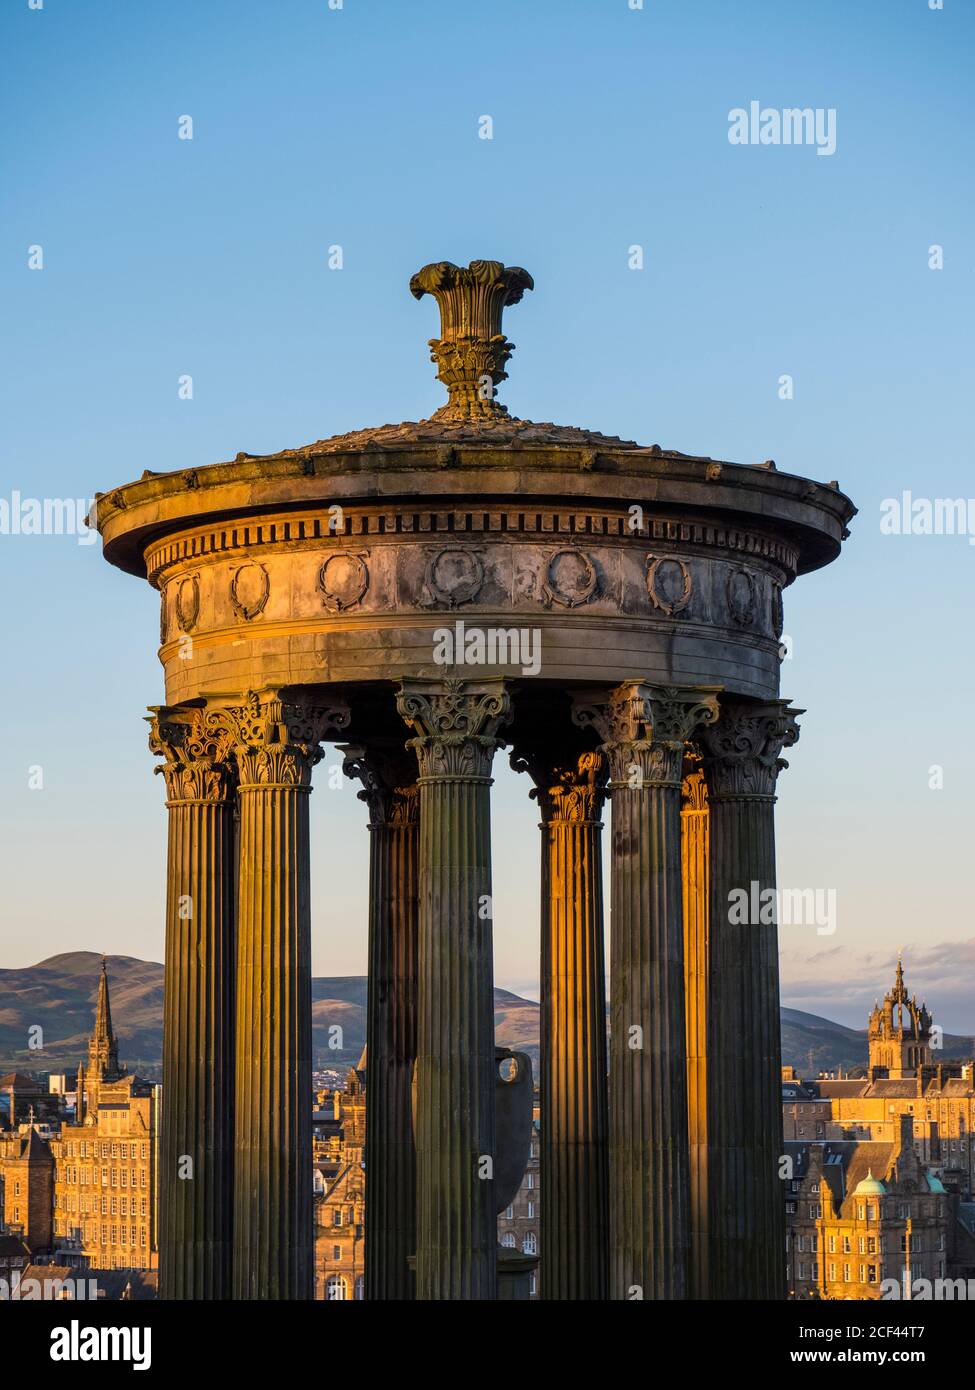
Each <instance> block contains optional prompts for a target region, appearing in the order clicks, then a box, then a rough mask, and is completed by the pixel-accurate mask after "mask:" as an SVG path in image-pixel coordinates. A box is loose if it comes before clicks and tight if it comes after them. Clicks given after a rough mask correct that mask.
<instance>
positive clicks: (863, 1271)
mask: <svg viewBox="0 0 975 1390" xmlns="http://www.w3.org/2000/svg"><path fill="white" fill-rule="evenodd" d="M866 1280H867V1267H866V1265H861V1266H860V1283H861V1284H865V1283H866Z"/></svg>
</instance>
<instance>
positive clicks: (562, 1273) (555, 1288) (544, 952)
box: [511, 746, 609, 1300]
mask: <svg viewBox="0 0 975 1390" xmlns="http://www.w3.org/2000/svg"><path fill="white" fill-rule="evenodd" d="M511 765H512V767H514V768H515V770H516V771H519V772H520V771H527V772H528V773H529V774H530V775H531V778H532V780H533V782H534V783H535V790H534V791H533V792H532V796H533V797H535V799H536V800H537V802H538V806H539V810H540V811H541V816H542V822H541V827H540V828H541V832H542V860H541V867H542V873H541V881H542V894H541V964H542V969H541V1030H540V1050H541V1106H542V1129H541V1221H540V1234H541V1252H540V1253H541V1259H540V1262H539V1281H540V1293H541V1297H542V1298H543V1299H558V1300H570V1299H573V1300H574V1299H586V1300H589V1299H596V1300H600V1299H605V1298H607V1297H608V1290H609V1282H608V1274H609V1169H608V1163H609V1152H608V1137H609V1109H608V1103H607V1073H606V967H605V960H604V949H603V883H602V857H601V852H600V850H601V844H600V840H601V835H600V832H601V831H602V820H601V813H602V808H603V801H604V798H605V794H606V792H605V787H606V761H605V759H604V758H603V757H602V755H601V754H599V753H596V752H584V753H581V754H577V755H573V754H571V753H568V752H566V753H563V754H559V753H557V752H554V751H551V750H550V751H546V750H545V749H543V748H540V747H538V746H535V747H526V748H525V749H524V750H522V749H520V748H519V749H517V750H516V752H515V754H513V755H512V759H511Z"/></svg>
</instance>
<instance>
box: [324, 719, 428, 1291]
mask: <svg viewBox="0 0 975 1390" xmlns="http://www.w3.org/2000/svg"><path fill="white" fill-rule="evenodd" d="M342 751H343V752H344V753H345V755H346V756H345V762H344V764H343V768H344V771H345V773H346V776H348V777H357V778H358V779H359V780H360V781H361V782H362V783H363V787H364V790H363V791H361V792H360V793H359V797H360V799H361V800H363V801H365V803H366V805H367V806H368V807H369V996H368V1009H367V1021H366V1068H367V1074H366V1094H367V1097H368V1103H367V1106H366V1152H365V1161H366V1232H365V1260H366V1268H365V1278H366V1298H367V1299H385V1300H394V1301H395V1300H402V1299H410V1298H412V1297H413V1293H414V1275H413V1272H412V1271H411V1269H410V1267H409V1264H408V1261H409V1258H410V1257H411V1256H412V1255H414V1254H415V1253H416V1154H415V1150H414V1146H413V1117H412V1081H413V1063H414V1061H415V1059H416V971H417V862H418V855H419V845H418V835H419V823H420V817H419V810H420V793H419V788H418V787H417V784H416V777H417V765H416V759H415V758H414V757H413V756H412V755H411V754H409V753H408V752H407V751H406V749H405V748H404V747H403V741H402V740H400V741H399V743H398V744H397V745H395V746H394V747H389V746H383V745H381V744H379V743H370V744H369V745H367V746H363V747H355V748H353V747H347V748H344V749H343V750H342Z"/></svg>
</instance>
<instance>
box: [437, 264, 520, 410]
mask: <svg viewBox="0 0 975 1390" xmlns="http://www.w3.org/2000/svg"><path fill="white" fill-rule="evenodd" d="M534 288H535V282H534V280H533V279H532V277H531V276H530V275H529V274H528V271H527V270H522V269H521V267H520V266H505V265H502V264H501V262H500V261H471V263H470V265H469V266H466V267H465V266H458V265H453V264H452V262H450V261H438V262H436V263H435V264H432V265H425V266H424V267H423V269H422V270H419V271H417V273H416V274H415V275H414V276H413V278H412V280H411V281H410V293H411V294H412V295H413V296H414V298H416V299H421V298H422V297H423V295H425V294H432V295H433V297H434V299H436V301H437V303H438V305H439V306H440V337H439V338H431V339H430V359H431V361H433V362H435V363H436V364H437V367H438V369H439V370H438V371H437V378H438V380H440V381H442V382H443V384H444V385H445V386H446V388H447V392H448V395H449V400H448V402H447V404H446V405H443V406H441V407H440V409H439V410H437V411H435V412H434V414H433V416H432V418H433V419H434V420H454V421H456V420H478V419H490V418H498V417H504V416H507V414H508V412H507V410H506V409H505V407H504V406H503V405H499V403H498V402H497V400H496V399H495V394H494V393H495V387H496V386H497V385H498V382H499V381H504V379H505V377H506V376H507V375H508V373H507V372H506V371H505V370H504V367H505V363H506V362H507V360H508V358H509V357H510V356H511V354H512V352H513V351H514V346H515V345H514V343H511V342H509V341H508V339H507V338H506V337H505V336H504V334H503V333H502V332H501V313H502V310H503V309H504V308H505V306H506V305H508V304H517V303H518V301H519V300H520V299H521V297H522V295H523V294H524V292H525V290H531V289H534Z"/></svg>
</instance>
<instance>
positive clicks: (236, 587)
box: [230, 560, 271, 621]
mask: <svg viewBox="0 0 975 1390" xmlns="http://www.w3.org/2000/svg"><path fill="white" fill-rule="evenodd" d="M254 570H256V571H257V573H258V575H259V576H260V592H259V593H258V595H257V597H256V598H255V599H252V600H251V601H250V602H249V603H248V602H247V601H246V600H244V599H242V598H241V597H240V577H241V575H242V574H246V573H247V572H248V571H254ZM270 592H271V581H270V579H269V578H268V573H267V570H266V569H265V568H264V566H263V565H259V564H258V563H257V561H256V560H249V561H248V562H247V564H246V565H240V566H238V568H237V569H235V570H234V574H233V578H232V579H231V581H230V602H231V603H232V604H233V608H234V612H235V613H236V614H237V616H238V618H246V619H247V620H248V621H250V619H251V618H256V617H257V615H258V613H263V611H264V607H265V605H266V603H267V600H268V595H269V594H270Z"/></svg>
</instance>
